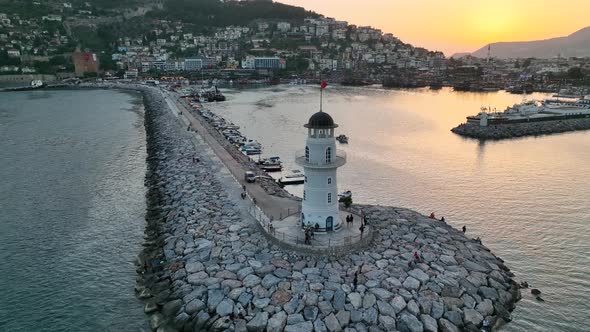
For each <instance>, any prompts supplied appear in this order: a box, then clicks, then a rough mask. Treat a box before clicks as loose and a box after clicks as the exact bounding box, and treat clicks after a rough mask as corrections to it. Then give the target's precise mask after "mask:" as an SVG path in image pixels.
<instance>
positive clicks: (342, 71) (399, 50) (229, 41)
mask: <svg viewBox="0 0 590 332" xmlns="http://www.w3.org/2000/svg"><path fill="white" fill-rule="evenodd" d="M269 3H270V5H272V2H269ZM31 6H32V7H31V8H32V9H31V8H29V9H28V11H27V14H26V15H23V14H22V13H21V14H19V13H16V12H13V13H9V12H0V74H2V75H15V74H16V75H18V74H21V75H22V74H50V75H55V76H56V77H57V78H68V77H89V76H90V77H93V76H97V75H102V76H107V77H112V76H117V77H124V78H128V79H135V78H137V77H159V76H177V75H183V76H186V77H188V78H191V79H209V78H219V79H226V80H228V81H229V80H231V81H239V82H244V81H248V80H259V79H265V80H269V81H270V80H279V79H283V80H288V79H299V78H304V79H317V78H318V77H320V76H322V77H324V78H327V79H330V80H332V81H334V82H340V83H342V84H350V85H365V84H375V83H382V84H383V85H384V86H387V87H421V86H434V87H438V86H442V85H449V86H453V87H454V88H455V89H456V90H463V91H491V90H494V89H500V88H509V87H515V92H520V91H521V90H523V89H528V90H544V89H549V90H554V89H555V86H557V85H560V84H562V83H560V82H559V80H560V79H561V80H563V79H570V80H574V83H575V80H583V79H586V80H587V79H588V73H589V72H590V58H588V57H586V58H561V57H553V58H550V59H535V58H528V59H496V58H494V56H493V50H488V56H487V57H485V58H476V57H472V56H470V55H465V56H462V57H460V58H457V59H456V58H447V57H445V55H444V54H443V53H442V52H437V51H429V50H427V49H424V48H420V47H415V46H412V45H410V44H406V43H404V42H402V41H401V40H400V39H398V38H396V37H395V36H394V35H393V34H392V33H384V32H382V31H381V30H379V29H377V28H373V27H370V26H356V25H353V24H350V23H349V22H346V21H341V20H337V19H335V18H331V17H324V16H321V15H317V14H315V15H313V16H308V17H305V18H303V19H301V20H299V19H291V20H282V19H255V20H253V21H251V22H250V23H249V24H247V25H229V26H222V27H209V28H208V29H205V31H201V32H197V31H199V30H202V29H199V27H195V24H192V23H190V22H183V21H180V20H178V21H173V20H167V19H161V18H158V17H151V16H149V15H146V13H147V14H149V13H150V10H152V9H162V8H163V4H162V3H158V2H156V3H150V4H149V6H148V7H137V8H134V9H133V10H131V9H129V8H128V9H125V10H124V11H123V12H122V13H121V12H120V11H105V10H102V9H100V8H97V7H96V6H95V5H93V4H91V3H89V2H76V3H70V2H51V1H50V2H43V3H41V2H32V4H31ZM35 7H39V8H38V10H36V11H33V9H35ZM134 20H135V21H134ZM135 22H140V23H137V24H136V25H137V28H135V29H132V28H130V27H132V25H133V24H135ZM126 23H127V25H125V24H126ZM112 24H118V25H119V26H120V27H121V29H119V30H109V27H110V25H112ZM121 30H123V31H121ZM570 83H571V82H570Z"/></svg>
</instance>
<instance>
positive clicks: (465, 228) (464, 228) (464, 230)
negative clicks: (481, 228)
mask: <svg viewBox="0 0 590 332" xmlns="http://www.w3.org/2000/svg"><path fill="white" fill-rule="evenodd" d="M465 232H467V227H465V225H463V234H465Z"/></svg>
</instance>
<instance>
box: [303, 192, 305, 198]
mask: <svg viewBox="0 0 590 332" xmlns="http://www.w3.org/2000/svg"><path fill="white" fill-rule="evenodd" d="M303 200H305V190H304V191H303Z"/></svg>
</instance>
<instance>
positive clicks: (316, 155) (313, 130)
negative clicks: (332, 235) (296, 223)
mask: <svg viewBox="0 0 590 332" xmlns="http://www.w3.org/2000/svg"><path fill="white" fill-rule="evenodd" d="M304 127H305V128H307V140H306V142H305V150H304V151H303V152H301V153H298V154H297V157H296V162H297V164H299V165H300V166H302V167H303V169H304V172H305V180H304V185H303V186H304V187H303V201H302V206H301V216H300V217H301V224H302V226H311V227H312V228H315V229H316V231H319V232H331V231H335V230H337V229H339V228H340V227H341V226H342V223H341V220H340V216H339V212H338V211H339V209H338V181H337V180H336V175H337V174H336V173H337V172H336V171H337V169H338V167H340V166H343V165H344V164H345V163H346V154H345V153H344V152H343V151H337V150H336V139H335V137H334V129H335V128H337V127H338V125H337V124H336V123H334V120H333V119H332V117H331V116H330V115H329V114H328V113H325V112H322V111H319V112H317V113H315V114H314V115H312V116H311V118H309V121H308V122H307V124H305V125H304Z"/></svg>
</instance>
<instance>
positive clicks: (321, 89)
mask: <svg viewBox="0 0 590 332" xmlns="http://www.w3.org/2000/svg"><path fill="white" fill-rule="evenodd" d="M321 84H322V83H320V112H321V111H322V98H323V96H324V89H323V88H322V85H321Z"/></svg>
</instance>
